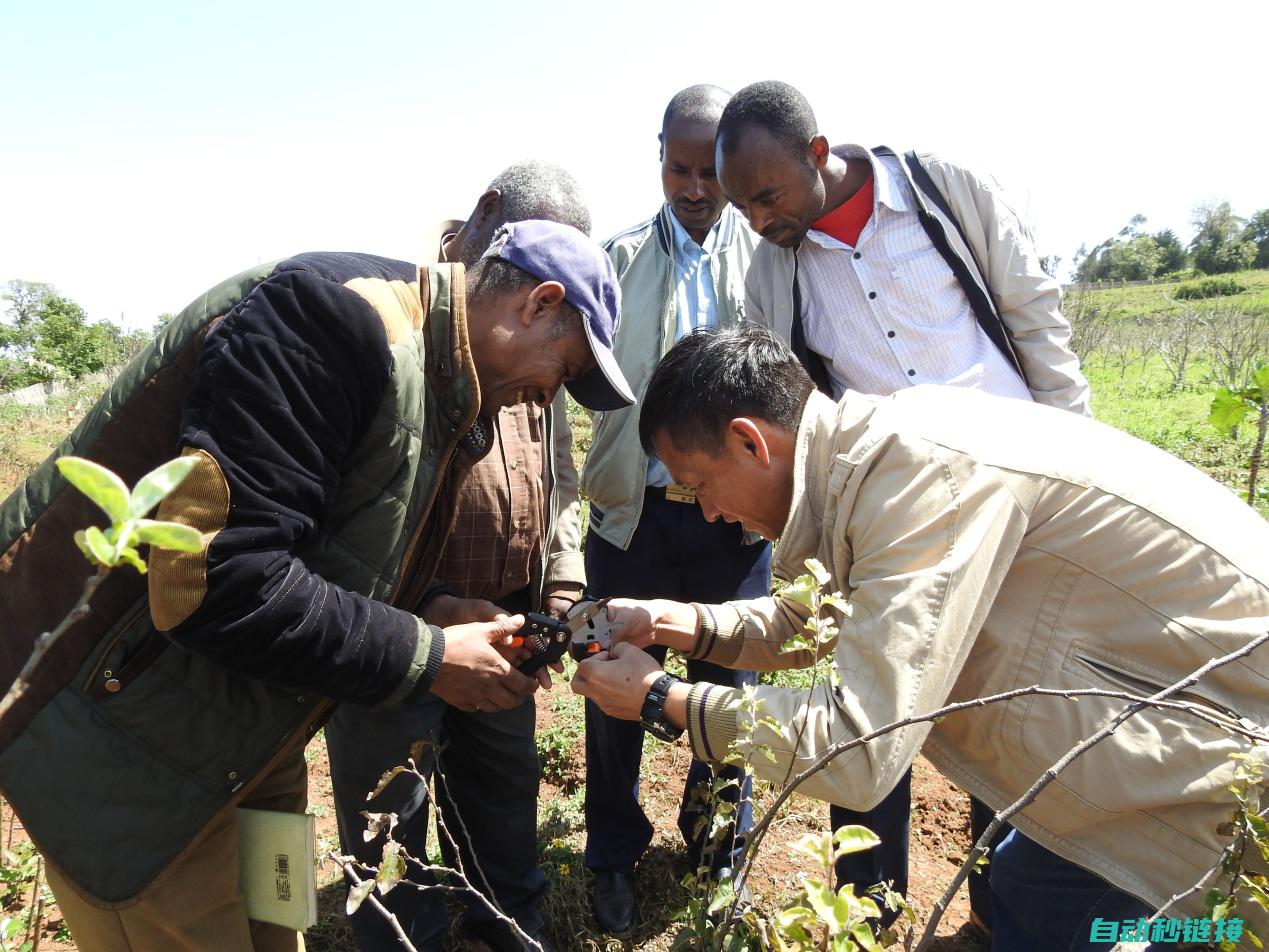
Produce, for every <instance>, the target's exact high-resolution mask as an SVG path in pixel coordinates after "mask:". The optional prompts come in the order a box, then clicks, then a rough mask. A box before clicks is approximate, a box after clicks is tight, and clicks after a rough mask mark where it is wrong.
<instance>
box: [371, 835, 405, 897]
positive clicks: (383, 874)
mask: <svg viewBox="0 0 1269 952" xmlns="http://www.w3.org/2000/svg"><path fill="white" fill-rule="evenodd" d="M404 876H405V860H404V859H402V857H401V844H400V843H398V842H397V841H396V840H388V843H387V845H386V846H385V847H384V848H383V860H382V861H381V862H380V863H379V872H378V873H376V874H375V882H377V883H378V884H379V892H381V893H383V894H384V895H387V894H388V893H389V892H391V891H392V887H393V886H395V885H396V884H397V883H399V882H401V880H402V878H404Z"/></svg>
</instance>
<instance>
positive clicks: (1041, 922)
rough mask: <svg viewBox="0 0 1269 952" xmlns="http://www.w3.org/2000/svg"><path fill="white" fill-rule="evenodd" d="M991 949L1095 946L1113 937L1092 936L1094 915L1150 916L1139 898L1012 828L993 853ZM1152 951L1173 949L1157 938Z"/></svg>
mask: <svg viewBox="0 0 1269 952" xmlns="http://www.w3.org/2000/svg"><path fill="white" fill-rule="evenodd" d="M991 866H992V874H991V905H992V910H993V912H994V918H995V927H994V929H993V931H992V937H991V952H1077V950H1078V952H1094V950H1099V952H1100V950H1107V949H1110V948H1112V947H1113V946H1114V943H1113V942H1093V941H1092V939H1091V935H1092V928H1093V920H1094V919H1099V918H1100V919H1103V920H1117V921H1120V922H1122V921H1123V920H1126V919H1138V918H1149V916H1150V915H1151V912H1152V910H1151V909H1150V908H1149V907H1148V906H1147V905H1146V904H1145V903H1144V902H1142V901H1141V900H1140V899H1137V898H1135V897H1134V896H1130V895H1128V893H1126V892H1123V891H1122V890H1119V889H1116V888H1115V887H1114V886H1111V885H1110V884H1109V883H1107V882H1106V881H1105V880H1104V879H1101V878H1100V877H1098V876H1095V875H1094V874H1092V873H1090V872H1089V871H1088V870H1086V869H1084V868H1082V867H1080V866H1076V865H1075V864H1074V863H1070V862H1067V861H1066V860H1064V859H1062V858H1061V857H1060V856H1058V855H1057V854H1056V853H1052V852H1050V851H1049V850H1046V849H1045V848H1044V847H1042V846H1041V845H1040V844H1039V843H1036V842H1035V841H1034V840H1030V839H1027V838H1026V837H1025V836H1023V835H1022V834H1021V833H1019V832H1018V831H1017V830H1012V831H1011V832H1010V833H1009V835H1008V836H1006V837H1005V838H1004V840H1003V841H1002V842H1001V844H1000V845H999V846H998V847H996V849H995V852H994V853H993V857H992V861H991ZM1148 948H1149V949H1150V950H1151V952H1167V950H1174V949H1175V948H1176V944H1175V943H1172V942H1163V943H1160V942H1154V943H1151V944H1150V945H1149V947H1148Z"/></svg>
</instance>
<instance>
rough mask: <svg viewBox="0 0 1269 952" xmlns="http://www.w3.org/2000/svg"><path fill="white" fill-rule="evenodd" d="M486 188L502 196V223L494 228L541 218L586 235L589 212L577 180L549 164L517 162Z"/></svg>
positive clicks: (529, 161) (588, 225) (530, 160)
mask: <svg viewBox="0 0 1269 952" xmlns="http://www.w3.org/2000/svg"><path fill="white" fill-rule="evenodd" d="M489 188H490V189H497V190H498V192H499V194H501V196H502V205H501V216H500V217H501V219H502V220H501V221H498V222H495V223H494V224H495V226H497V225H505V224H506V223H507V222H514V221H528V220H529V219H531V218H545V219H548V220H550V221H556V222H560V223H561V224H564V225H572V226H573V227H574V228H576V229H577V230H578V231H580V232H581V233H582V234H584V235H589V234H590V209H589V207H587V205H586V199H585V198H584V197H583V196H582V190H581V188H580V187H578V184H577V180H576V179H575V178H573V176H572V175H570V174H569V173H568V172H567V171H565V170H564V169H562V168H560V166H558V165H555V164H554V163H552V162H543V161H541V160H540V159H528V160H526V161H524V162H517V163H515V164H514V165H510V166H508V167H507V168H505V169H503V170H502V171H501V172H499V173H498V175H497V177H496V178H494V180H493V181H492V182H490V183H489Z"/></svg>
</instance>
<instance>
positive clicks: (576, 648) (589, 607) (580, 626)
mask: <svg viewBox="0 0 1269 952" xmlns="http://www.w3.org/2000/svg"><path fill="white" fill-rule="evenodd" d="M607 604H608V599H607V598H601V599H599V600H598V601H591V602H578V603H577V604H576V605H574V606H573V608H572V610H571V611H570V612H569V615H568V618H566V619H565V620H563V621H561V620H560V619H558V618H552V617H551V616H550V615H542V614H539V613H538V612H529V614H528V615H527V616H526V618H525V622H524V625H523V627H521V629H520V630H519V631H517V632H516V633H515V635H513V636H512V639H511V647H513V648H518V647H520V646H521V645H523V646H526V647H528V648H529V650H530V651H532V652H533V656H532V657H531V658H529V659H528V660H526V661H524V662H522V663H521V664H520V665H519V666H518V670H519V671H520V672H521V673H523V674H533V673H534V672H535V671H537V670H538V669H539V668H541V667H542V666H543V665H547V664H551V663H553V662H555V661H559V660H560V659H561V658H562V657H564V652H565V651H568V652H569V653H570V654H571V655H572V656H573V658H574V659H575V660H578V661H581V660H583V659H584V658H586V657H587V656H588V655H590V654H594V653H595V652H598V651H603V650H606V649H607V647H608V645H607V643H606V641H607V639H606V638H604V636H605V635H606V634H607V630H606V629H603V630H601V629H599V628H597V627H596V626H595V624H594V619H595V617H596V616H597V615H598V614H599V613H600V612H601V611H603V609H604V607H605V606H606V605H607Z"/></svg>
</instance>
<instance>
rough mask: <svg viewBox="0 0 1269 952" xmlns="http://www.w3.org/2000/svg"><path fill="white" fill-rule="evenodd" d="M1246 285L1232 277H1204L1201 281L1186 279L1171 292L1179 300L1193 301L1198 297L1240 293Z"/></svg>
mask: <svg viewBox="0 0 1269 952" xmlns="http://www.w3.org/2000/svg"><path fill="white" fill-rule="evenodd" d="M1246 290H1247V285H1245V284H1241V283H1239V282H1238V281H1236V280H1235V279H1233V278H1204V279H1203V280H1202V281H1188V282H1186V283H1185V284H1182V285H1181V286H1180V287H1178V288H1177V289H1176V291H1175V292H1174V293H1173V297H1175V298H1177V300H1180V301H1193V300H1197V299H1198V298H1210V297H1228V296H1229V295H1231V294H1242V293H1243V292H1244V291H1246Z"/></svg>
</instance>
